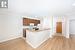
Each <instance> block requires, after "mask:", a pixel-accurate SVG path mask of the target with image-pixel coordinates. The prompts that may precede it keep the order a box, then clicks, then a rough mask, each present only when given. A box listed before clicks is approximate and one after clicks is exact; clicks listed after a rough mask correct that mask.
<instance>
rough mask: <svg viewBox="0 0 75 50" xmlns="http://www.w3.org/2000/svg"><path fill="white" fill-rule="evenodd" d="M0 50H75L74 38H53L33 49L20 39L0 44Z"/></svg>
mask: <svg viewBox="0 0 75 50" xmlns="http://www.w3.org/2000/svg"><path fill="white" fill-rule="evenodd" d="M0 50H75V38H74V37H70V38H69V39H67V38H65V37H63V36H55V37H53V38H52V39H48V40H47V41H45V42H44V43H43V44H42V45H41V46H39V47H38V48H36V49H34V48H32V47H31V46H30V45H28V44H27V43H26V41H25V40H24V39H22V38H17V39H14V40H10V41H7V42H3V43H0Z"/></svg>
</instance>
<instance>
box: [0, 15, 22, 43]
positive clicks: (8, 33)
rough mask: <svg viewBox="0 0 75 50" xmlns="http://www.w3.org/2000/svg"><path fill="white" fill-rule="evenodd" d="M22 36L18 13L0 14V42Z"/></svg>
mask: <svg viewBox="0 0 75 50" xmlns="http://www.w3.org/2000/svg"><path fill="white" fill-rule="evenodd" d="M21 36H22V19H21V17H20V16H18V15H0V42H3V41H7V40H10V39H14V38H18V37H21Z"/></svg>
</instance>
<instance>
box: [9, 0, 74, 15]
mask: <svg viewBox="0 0 75 50" xmlns="http://www.w3.org/2000/svg"><path fill="white" fill-rule="evenodd" d="M8 1H9V6H8V7H9V8H8V9H9V10H12V11H14V12H19V13H21V14H23V15H31V16H49V15H66V14H69V13H71V12H72V13H73V12H74V13H75V6H73V5H72V4H73V3H75V0H8Z"/></svg>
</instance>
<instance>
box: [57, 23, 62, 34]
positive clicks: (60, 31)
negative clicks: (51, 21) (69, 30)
mask: <svg viewBox="0 0 75 50" xmlns="http://www.w3.org/2000/svg"><path fill="white" fill-rule="evenodd" d="M56 33H61V34H62V22H56Z"/></svg>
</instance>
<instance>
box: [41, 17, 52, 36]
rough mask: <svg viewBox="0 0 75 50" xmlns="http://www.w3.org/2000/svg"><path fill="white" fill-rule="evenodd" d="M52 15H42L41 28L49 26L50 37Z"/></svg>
mask: <svg viewBox="0 0 75 50" xmlns="http://www.w3.org/2000/svg"><path fill="white" fill-rule="evenodd" d="M52 18H53V17H52V16H49V17H47V16H44V17H43V19H42V20H41V21H42V28H43V29H46V28H50V37H52V33H53V23H52Z"/></svg>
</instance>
